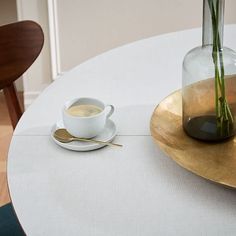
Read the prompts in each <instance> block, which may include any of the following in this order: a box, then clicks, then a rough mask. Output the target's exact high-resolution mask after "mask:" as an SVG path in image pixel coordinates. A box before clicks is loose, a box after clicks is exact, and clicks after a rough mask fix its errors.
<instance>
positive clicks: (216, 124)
mask: <svg viewBox="0 0 236 236" xmlns="http://www.w3.org/2000/svg"><path fill="white" fill-rule="evenodd" d="M224 3H225V1H224V0H204V1H203V27H202V29H203V30H202V46H200V47H196V48H194V49H192V50H191V51H189V52H188V53H187V55H186V56H185V58H184V61H183V80H182V104H183V105H182V106H183V107H182V108H183V128H184V131H185V132H186V133H187V134H188V135H189V136H191V137H193V138H196V139H199V140H202V141H221V140H224V139H227V138H229V137H231V136H233V135H234V134H235V131H236V125H235V124H236V53H235V52H234V51H233V50H231V49H229V48H226V47H223V46H222V45H223V28H224Z"/></svg>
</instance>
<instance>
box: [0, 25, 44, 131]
mask: <svg viewBox="0 0 236 236" xmlns="http://www.w3.org/2000/svg"><path fill="white" fill-rule="evenodd" d="M43 44H44V34H43V31H42V28H41V27H40V25H39V24H37V23H36V22H33V21H19V22H16V23H12V24H8V25H4V26H0V90H1V89H3V92H4V94H5V97H6V102H7V106H8V110H9V115H10V118H11V121H12V125H13V128H15V126H16V124H17V122H18V120H19V119H20V117H21V115H22V110H21V107H20V105H19V101H18V98H17V94H16V90H15V86H14V81H15V80H17V79H18V78H19V77H21V75H22V74H23V73H24V72H25V71H26V70H27V69H28V68H29V67H30V66H31V65H32V64H33V62H34V61H35V60H36V58H37V57H38V55H39V54H40V52H41V50H42V47H43Z"/></svg>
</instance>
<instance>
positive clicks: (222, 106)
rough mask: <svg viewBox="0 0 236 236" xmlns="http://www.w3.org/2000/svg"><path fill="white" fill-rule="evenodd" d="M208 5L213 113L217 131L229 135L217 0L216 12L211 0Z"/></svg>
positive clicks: (229, 117) (229, 114)
mask: <svg viewBox="0 0 236 236" xmlns="http://www.w3.org/2000/svg"><path fill="white" fill-rule="evenodd" d="M208 5H209V8H210V12H211V19H212V30H213V49H212V58H213V62H214V66H215V112H216V117H217V129H218V130H220V133H221V135H222V134H223V133H225V132H228V133H229V126H230V123H231V124H232V123H233V116H232V113H231V111H230V108H229V105H228V102H227V100H226V95H225V81H224V77H225V72H224V61H223V53H222V48H221V41H220V34H219V25H218V20H219V19H218V17H219V0H217V1H216V10H215V7H214V3H213V0H208ZM219 67H220V69H219Z"/></svg>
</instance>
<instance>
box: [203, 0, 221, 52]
mask: <svg viewBox="0 0 236 236" xmlns="http://www.w3.org/2000/svg"><path fill="white" fill-rule="evenodd" d="M224 6H225V0H203V27H202V45H203V46H206V45H212V44H213V43H214V39H216V38H215V37H217V35H218V40H219V41H218V42H219V45H220V48H222V47H223V31H224Z"/></svg>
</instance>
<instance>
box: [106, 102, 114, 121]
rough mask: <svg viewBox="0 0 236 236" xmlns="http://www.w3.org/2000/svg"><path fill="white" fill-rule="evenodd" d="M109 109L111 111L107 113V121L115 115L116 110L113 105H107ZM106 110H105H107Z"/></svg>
mask: <svg viewBox="0 0 236 236" xmlns="http://www.w3.org/2000/svg"><path fill="white" fill-rule="evenodd" d="M107 107H110V111H109V112H108V113H107V119H108V118H109V117H110V116H111V115H112V114H113V112H114V110H115V108H114V106H113V105H110V104H109V105H106V108H107ZM106 108H105V109H106Z"/></svg>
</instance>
